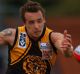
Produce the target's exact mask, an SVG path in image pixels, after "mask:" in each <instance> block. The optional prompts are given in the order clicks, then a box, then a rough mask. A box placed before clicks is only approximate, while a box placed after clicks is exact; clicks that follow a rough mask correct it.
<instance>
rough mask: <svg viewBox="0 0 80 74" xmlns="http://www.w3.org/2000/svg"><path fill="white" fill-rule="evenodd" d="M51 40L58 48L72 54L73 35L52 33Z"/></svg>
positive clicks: (64, 52)
mask: <svg viewBox="0 0 80 74" xmlns="http://www.w3.org/2000/svg"><path fill="white" fill-rule="evenodd" d="M51 40H52V42H53V43H54V44H55V46H56V48H57V49H58V50H60V51H61V52H62V53H63V54H64V55H65V54H66V53H67V54H70V55H71V53H72V52H73V48H72V40H71V35H69V34H67V33H66V34H65V33H64V34H61V33H55V32H54V33H52V35H51Z"/></svg>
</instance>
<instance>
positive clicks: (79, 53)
mask: <svg viewBox="0 0 80 74" xmlns="http://www.w3.org/2000/svg"><path fill="white" fill-rule="evenodd" d="M73 55H74V57H75V58H76V60H78V61H80V45H78V46H77V47H76V48H75V50H74V52H73Z"/></svg>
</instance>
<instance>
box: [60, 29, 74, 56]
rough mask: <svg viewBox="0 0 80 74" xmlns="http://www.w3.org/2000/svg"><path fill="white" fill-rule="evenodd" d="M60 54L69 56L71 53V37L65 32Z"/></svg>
mask: <svg viewBox="0 0 80 74" xmlns="http://www.w3.org/2000/svg"><path fill="white" fill-rule="evenodd" d="M61 48H62V53H63V54H64V55H65V56H71V55H72V53H73V46H72V40H71V35H70V34H68V33H67V30H64V39H63V41H62V46H61Z"/></svg>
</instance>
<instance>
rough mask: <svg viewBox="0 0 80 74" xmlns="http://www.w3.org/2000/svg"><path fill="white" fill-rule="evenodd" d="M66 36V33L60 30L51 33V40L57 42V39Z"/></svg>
mask: <svg viewBox="0 0 80 74" xmlns="http://www.w3.org/2000/svg"><path fill="white" fill-rule="evenodd" d="M63 38H64V35H63V34H62V33H59V32H52V33H51V40H52V41H53V42H56V41H57V40H62V39H63Z"/></svg>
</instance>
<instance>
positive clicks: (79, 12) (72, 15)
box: [0, 0, 80, 74]
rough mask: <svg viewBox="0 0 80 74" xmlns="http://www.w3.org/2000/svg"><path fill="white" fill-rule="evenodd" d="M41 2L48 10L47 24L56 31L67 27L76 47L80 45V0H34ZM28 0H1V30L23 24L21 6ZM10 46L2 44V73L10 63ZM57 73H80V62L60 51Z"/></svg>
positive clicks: (56, 66) (0, 51)
mask: <svg viewBox="0 0 80 74" xmlns="http://www.w3.org/2000/svg"><path fill="white" fill-rule="evenodd" d="M32 1H37V2H40V3H41V5H42V6H43V7H44V9H45V10H46V20H47V26H48V27H50V28H51V29H53V30H54V31H57V32H61V33H63V31H64V30H65V29H67V30H68V32H69V33H70V34H71V35H72V40H73V46H74V49H75V47H76V46H78V45H80V0H32ZM25 2H27V0H0V31H2V30H4V29H6V28H8V27H12V28H16V27H17V26H21V25H22V24H23V22H22V20H21V18H20V14H19V8H20V7H21V6H22V5H23V4H24V3H25ZM7 58H8V48H7V46H0V74H5V72H6V68H7V64H8V59H7ZM52 71H55V74H80V63H79V62H78V61H76V60H75V59H74V58H65V57H64V56H63V55H62V54H61V53H60V52H59V54H58V58H57V61H56V65H55V67H54V70H52ZM52 74H53V72H52Z"/></svg>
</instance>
